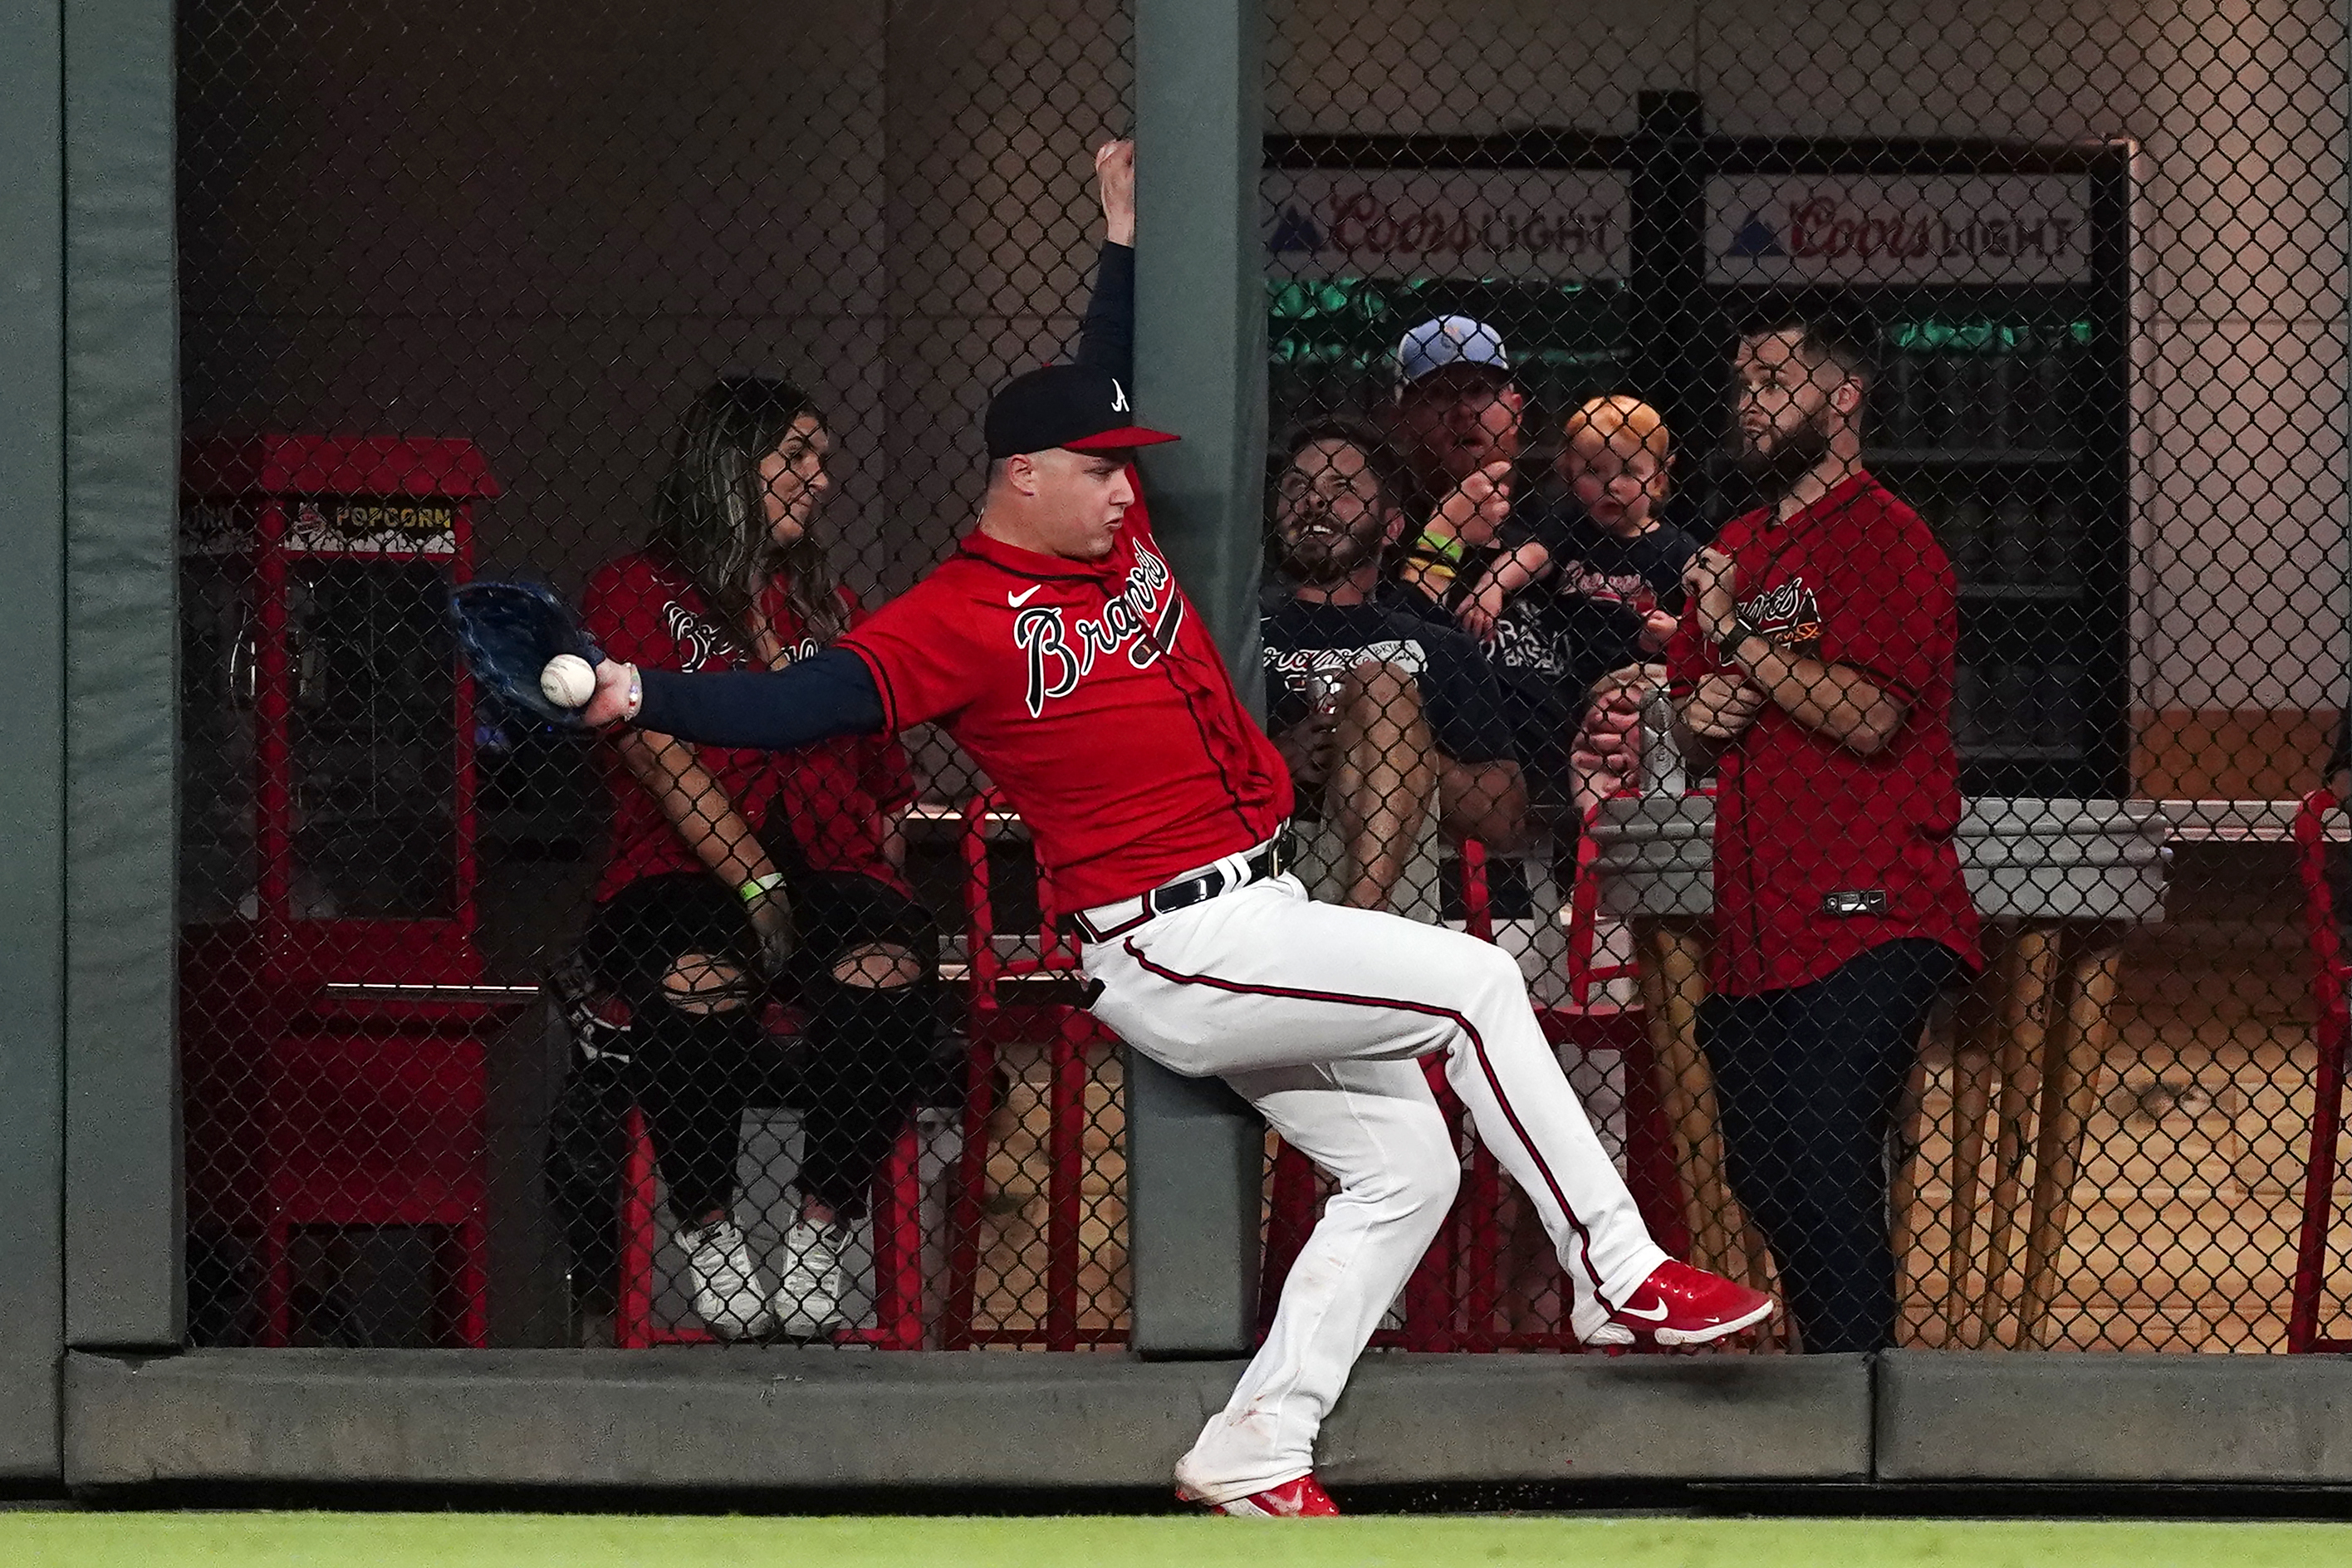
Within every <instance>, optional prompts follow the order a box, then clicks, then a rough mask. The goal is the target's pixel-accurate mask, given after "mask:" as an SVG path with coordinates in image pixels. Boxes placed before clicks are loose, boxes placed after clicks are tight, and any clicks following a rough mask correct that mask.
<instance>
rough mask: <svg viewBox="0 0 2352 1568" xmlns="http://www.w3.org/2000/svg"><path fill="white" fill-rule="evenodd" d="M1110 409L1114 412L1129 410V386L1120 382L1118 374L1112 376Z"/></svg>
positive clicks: (1120, 412)
mask: <svg viewBox="0 0 2352 1568" xmlns="http://www.w3.org/2000/svg"><path fill="white" fill-rule="evenodd" d="M1110 411H1111V412H1112V413H1113V414H1124V413H1126V412H1127V411H1128V408H1127V388H1125V387H1123V386H1121V385H1120V384H1118V377H1117V376H1112V377H1111V378H1110Z"/></svg>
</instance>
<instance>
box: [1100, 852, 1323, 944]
mask: <svg viewBox="0 0 2352 1568" xmlns="http://www.w3.org/2000/svg"><path fill="white" fill-rule="evenodd" d="M1283 837H1284V836H1283V835H1281V834H1278V833H1277V834H1276V835H1275V836H1274V837H1273V838H1272V839H1270V840H1268V841H1267V842H1266V843H1265V844H1263V845H1261V846H1259V847H1258V848H1257V850H1256V851H1255V853H1253V854H1252V855H1251V856H1250V858H1248V859H1246V860H1244V861H1243V862H1242V876H1241V879H1239V880H1238V881H1236V880H1234V878H1233V876H1232V874H1231V873H1230V872H1228V871H1226V870H1225V868H1223V867H1222V866H1213V867H1211V868H1209V869H1208V870H1206V871H1202V872H1199V873H1197V874H1195V875H1193V876H1190V877H1181V878H1179V879H1177V880H1175V881H1173V882H1163V883H1161V884H1160V886H1159V887H1156V888H1154V889H1151V890H1150V892H1148V893H1144V894H1142V895H1140V896H1139V897H1137V898H1132V899H1122V900H1119V901H1118V903H1115V904H1098V905H1097V906H1096V907H1095V908H1093V909H1091V910H1084V911H1082V912H1080V913H1078V914H1076V915H1075V916H1073V917H1071V918H1072V922H1073V923H1074V924H1076V926H1077V928H1078V934H1079V935H1081V936H1083V937H1085V938H1086V939H1087V941H1088V942H1107V941H1108V940H1109V939H1110V938H1112V937H1115V936H1117V935H1118V934H1119V933H1120V932H1121V931H1133V930H1134V929H1135V928H1136V927H1137V926H1139V925H1141V924H1142V923H1143V922H1144V921H1148V920H1150V919H1152V918H1153V917H1154V916H1158V915H1164V914H1169V913H1171V912H1172V911H1174V910H1185V909H1190V908H1192V906H1193V905H1194V904H1201V903H1206V902H1207V901H1208V900H1211V899H1214V898H1218V897H1221V896H1223V894H1226V893H1230V892H1233V891H1234V890H1235V889H1240V888H1246V887H1248V886H1250V885H1251V884H1252V883H1254V882H1263V881H1265V879H1267V878H1268V877H1275V876H1279V875H1281V873H1282V869H1283V868H1284V867H1285V866H1286V865H1287V864H1288V863H1289V860H1288V858H1287V857H1286V855H1284V853H1283Z"/></svg>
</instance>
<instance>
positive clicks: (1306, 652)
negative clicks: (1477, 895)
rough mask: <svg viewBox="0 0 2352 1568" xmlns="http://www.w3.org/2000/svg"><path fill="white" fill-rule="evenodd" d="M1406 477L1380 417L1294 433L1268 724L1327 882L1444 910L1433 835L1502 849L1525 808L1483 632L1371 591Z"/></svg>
mask: <svg viewBox="0 0 2352 1568" xmlns="http://www.w3.org/2000/svg"><path fill="white" fill-rule="evenodd" d="M1402 485H1403V475H1402V471H1401V470H1400V468H1399V466H1398V464H1397V461H1396V459H1395V458H1394V457H1393V456H1392V455H1391V453H1390V451H1389V450H1388V448H1387V447H1386V446H1385V445H1384V444H1383V443H1382V442H1381V439H1380V437H1379V436H1378V434H1377V433H1376V432H1374V431H1372V430H1371V429H1370V428H1369V427H1366V426H1359V425H1356V424H1354V423H1352V422H1350V421H1346V420H1329V421H1325V422H1322V423H1319V424H1315V425H1310V426H1306V427H1304V428H1302V429H1300V430H1298V431H1297V432H1295V433H1294V434H1293V435H1292V436H1291V437H1290V438H1289V439H1288V440H1287V441H1286V443H1285V446H1284V452H1283V457H1282V466H1281V469H1280V474H1279V477H1278V478H1277V479H1276V483H1275V500H1274V535H1275V542H1276V547H1277V548H1278V550H1279V552H1280V558H1279V563H1280V567H1281V571H1282V574H1283V576H1284V577H1285V578H1286V579H1287V583H1286V586H1283V587H1279V588H1275V589H1270V590H1269V603H1268V605H1267V608H1266V611H1265V618H1264V622H1263V635H1264V643H1265V671H1266V705H1267V714H1266V729H1267V730H1268V731H1269V732H1270V733H1271V734H1272V735H1273V737H1274V740H1275V744H1276V746H1277V747H1278V748H1279V749H1280V751H1281V752H1282V754H1283V759H1284V760H1285V761H1286V763H1289V765H1290V774H1291V778H1292V781H1293V782H1294V783H1295V784H1297V787H1298V794H1299V805H1300V815H1301V816H1311V817H1313V818H1315V819H1316V820H1315V822H1314V824H1313V826H1310V827H1308V828H1307V830H1306V831H1305V832H1304V833H1303V834H1302V836H1301V838H1302V841H1301V843H1300V845H1299V858H1298V875H1299V879H1301V880H1302V881H1304V882H1305V883H1306V884H1307V889H1308V890H1309V891H1311V892H1312V893H1313V894H1314V895H1315V896H1316V897H1317V898H1318V899H1322V900H1327V901H1330V902H1335V903H1344V904H1350V905H1353V906H1355V907H1356V908H1359V909H1371V910H1390V911H1391V912H1392V913H1396V914H1401V915H1404V916H1407V917H1408V918H1410V919H1413V920H1419V921H1435V920H1436V919H1437V918H1438V891H1437V834H1438V830H1439V828H1440V827H1441V826H1442V827H1443V828H1444V831H1445V832H1446V833H1447V834H1448V835H1449V836H1451V837H1454V838H1455V839H1457V840H1460V839H1464V838H1477V839H1480V840H1482V841H1483V842H1485V843H1486V844H1488V845H1489V846H1491V847H1498V848H1507V847H1510V846H1511V845H1512V844H1514V843H1515V842H1516V841H1517V838H1518V837H1519V835H1520V833H1521V831H1522V829H1523V827H1524V825H1525V819H1526V815H1527V786H1526V783H1525V781H1524V780H1523V778H1522V777H1521V775H1520V772H1519V767H1518V764H1517V763H1516V762H1514V761H1513V760H1512V759H1511V752H1510V746H1511V736H1510V731H1509V729H1508V727H1507V725H1506V724H1505V722H1504V716H1503V704H1502V693H1501V691H1500V689H1498V688H1497V687H1496V682H1495V678H1494V676H1493V674H1492V673H1491V672H1490V671H1489V670H1488V668H1486V661H1485V660H1484V659H1483V658H1480V657H1479V654H1478V650H1477V648H1476V647H1475V645H1474V644H1472V643H1471V641H1470V639H1469V638H1468V637H1465V636H1463V635H1462V634H1461V633H1459V632H1456V631H1454V630H1453V629H1452V628H1450V627H1447V626H1438V625H1433V624H1431V623H1429V622H1427V621H1425V620H1423V619H1422V618H1420V617H1418V616H1412V615H1409V614H1406V613H1404V612H1403V611H1402V610H1398V609H1394V608H1391V607H1390V606H1388V605H1383V604H1380V603H1377V602H1375V601H1376V596H1377V595H1378V594H1379V592H1380V589H1381V560H1382V557H1383V556H1384V555H1385V554H1386V552H1388V551H1389V549H1390V548H1391V546H1393V545H1394V544H1395V543H1396V541H1397V537H1398V535H1399V534H1400V533H1401V532H1402V530H1403V528H1404V526H1405V511H1404V508H1403V504H1402V501H1403V498H1402Z"/></svg>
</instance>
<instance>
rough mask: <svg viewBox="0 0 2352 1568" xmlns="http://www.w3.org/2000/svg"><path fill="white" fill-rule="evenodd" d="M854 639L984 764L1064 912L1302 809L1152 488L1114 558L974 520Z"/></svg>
mask: <svg viewBox="0 0 2352 1568" xmlns="http://www.w3.org/2000/svg"><path fill="white" fill-rule="evenodd" d="M1129 479H1130V481H1132V480H1133V479H1134V475H1133V472H1132V471H1131V470H1130V472H1129ZM841 646H842V647H846V648H848V649H850V650H851V651H852V652H854V653H856V655H857V656H858V657H859V658H862V659H864V660H865V661H866V668H869V669H871V670H872V671H873V673H874V682H875V685H876V686H877V687H878V688H879V689H880V690H881V694H882V710H883V714H884V722H885V725H886V727H887V729H888V730H890V731H898V730H901V729H904V728H905V727H906V726H908V725H909V724H919V723H921V722H923V721H926V720H938V721H940V723H942V724H943V725H945V727H946V729H947V731H948V733H949V734H950V735H952V736H953V737H955V739H956V740H957V742H960V743H961V745H962V746H963V748H964V749H965V750H966V751H968V752H971V754H972V756H973V758H974V759H975V760H976V761H978V762H979V763H980V765H981V766H982V767H983V768H985V769H986V770H987V771H988V774H989V776H990V777H991V778H992V779H994V780H995V781H996V784H997V785H998V787H999V788H1001V789H1002V790H1003V792H1004V795H1005V798H1006V799H1007V800H1008V801H1009V802H1010V803H1011V804H1012V805H1013V809H1015V810H1016V811H1018V812H1020V814H1021V816H1022V818H1023V820H1024V821H1025V822H1026V823H1027V824H1028V826H1029V832H1030V836H1031V837H1032V838H1033V839H1034V842H1035V845H1036V850H1037V858H1038V861H1039V863H1040V864H1041V865H1043V866H1044V867H1045V868H1046V869H1047V870H1048V871H1049V872H1050V873H1051V874H1052V876H1053V879H1054V883H1055V896H1056V900H1057V901H1058V903H1059V904H1060V906H1061V907H1062V908H1063V909H1065V910H1081V909H1088V908H1091V907H1093V906H1094V905H1097V904H1105V903H1109V902H1111V901H1112V900H1118V899H1125V898H1131V897H1133V896H1134V895H1135V894H1137V893H1140V892H1143V891H1145V890H1146V889H1150V888H1156V887H1158V886H1159V885H1160V883H1162V882H1165V881H1168V880H1169V879H1171V878H1174V877H1177V876H1180V875H1181V874H1182V873H1184V872H1186V871H1189V870H1192V868H1195V867H1199V866H1204V865H1206V864H1208V863H1209V862H1211V861H1213V860H1216V859H1219V858H1222V857H1223V856H1226V855H1231V854H1233V853H1234V852H1236V851H1237V850H1243V849H1247V848H1249V847H1251V846H1253V845H1255V844H1260V843H1263V842H1264V841H1265V840H1266V839H1268V838H1270V837H1273V836H1274V833H1275V830H1276V827H1278V826H1280V825H1281V822H1282V820H1283V818H1284V817H1286V816H1288V815H1289V813H1290V774H1289V772H1288V770H1286V768H1285V767H1284V766H1283V764H1282V758H1281V755H1280V753H1278V752H1276V751H1275V749H1274V743H1273V742H1271V741H1268V740H1267V739H1266V738H1265V732H1264V731H1261V730H1260V729H1259V728H1258V727H1257V726H1256V725H1255V723H1253V722H1251V721H1250V717H1249V715H1248V714H1247V713H1246V712H1244V710H1243V709H1242V705H1241V700H1240V699H1239V698H1238V697H1237V696H1236V695H1235V694H1234V682H1233V677H1232V675H1231V674H1230V673H1229V672H1228V671H1227V670H1226V668H1225V662H1224V660H1223V658H1222V657H1220V656H1219V654H1218V652H1217V648H1216V645H1215V643H1214V642H1213V641H1212V640H1211V639H1210V637H1209V630H1208V627H1207V626H1203V625H1202V622H1201V618H1200V616H1198V615H1197V614H1196V613H1194V611H1193V609H1192V604H1191V602H1190V601H1189V600H1187V599H1186V598H1185V597H1184V595H1183V593H1182V592H1181V590H1180V589H1178V587H1177V586H1176V583H1175V579H1174V578H1173V577H1171V575H1170V574H1169V571H1168V563H1167V562H1166V561H1165V560H1164V559H1162V558H1161V556H1160V552H1159V550H1158V548H1157V547H1156V546H1155V545H1154V543H1153V542H1152V538H1151V524H1150V520H1149V518H1148V517H1147V516H1146V515H1145V512H1144V506H1143V501H1142V500H1141V499H1140V494H1139V497H1138V499H1137V500H1136V502H1135V504H1134V505H1133V506H1131V507H1129V509H1128V511H1127V517H1126V520H1125V521H1124V522H1123V523H1122V524H1121V525H1120V528H1119V531H1118V539H1117V541H1116V542H1115V543H1114V545H1113V547H1112V550H1111V552H1110V554H1109V556H1108V558H1106V559H1105V560H1103V561H1101V562H1098V563H1086V562H1076V561H1064V560H1061V559H1059V558H1057V557H1055V556H1050V555H1038V554H1034V553H1032V552H1029V551H1026V550H1019V549H1015V548H1014V547H1013V546H1011V545H1009V544H1004V543H1002V542H998V541H996V540H994V539H991V538H989V537H988V536H987V535H985V534H982V533H979V532H976V531H975V532H973V533H971V534H969V535H967V536H966V537H965V539H964V541H963V542H962V544H961V545H960V546H959V547H958V549H957V551H956V552H955V553H954V554H953V555H951V556H950V557H949V558H948V559H947V560H946V561H944V562H942V563H940V565H939V566H938V567H937V568H936V569H935V570H933V571H932V572H931V574H929V576H927V577H925V578H924V579H923V580H922V581H921V582H920V583H919V584H916V585H915V586H914V587H913V588H912V589H910V590H909V591H908V593H907V594H906V595H903V596H901V597H900V598H898V599H896V600H894V601H892V602H891V603H890V604H887V605H884V606H883V607H882V608H881V609H879V610H877V611H876V612H875V614H874V616H873V617H872V618H871V619H870V620H868V621H866V623H865V624H864V625H862V626H859V627H858V628H857V629H856V631H854V632H852V633H850V634H849V635H848V636H847V637H844V638H842V639H841Z"/></svg>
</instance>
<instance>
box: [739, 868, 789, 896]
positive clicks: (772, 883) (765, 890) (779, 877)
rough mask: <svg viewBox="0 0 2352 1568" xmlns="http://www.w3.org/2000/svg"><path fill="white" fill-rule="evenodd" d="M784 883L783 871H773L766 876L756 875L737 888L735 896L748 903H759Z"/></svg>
mask: <svg viewBox="0 0 2352 1568" xmlns="http://www.w3.org/2000/svg"><path fill="white" fill-rule="evenodd" d="M783 885H784V874H783V873H782V871H771V872H769V873H768V874H767V875H766V876H764V877H754V878H752V879H751V880H750V881H748V882H746V883H744V884H743V885H742V886H741V887H740V888H738V889H735V896H736V897H737V898H739V899H741V900H743V901H744V902H745V903H747V904H751V903H757V902H759V900H761V899H764V898H766V897H767V896H768V895H769V894H770V893H772V892H774V891H775V890H776V889H778V888H781V887H782V886H783Z"/></svg>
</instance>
